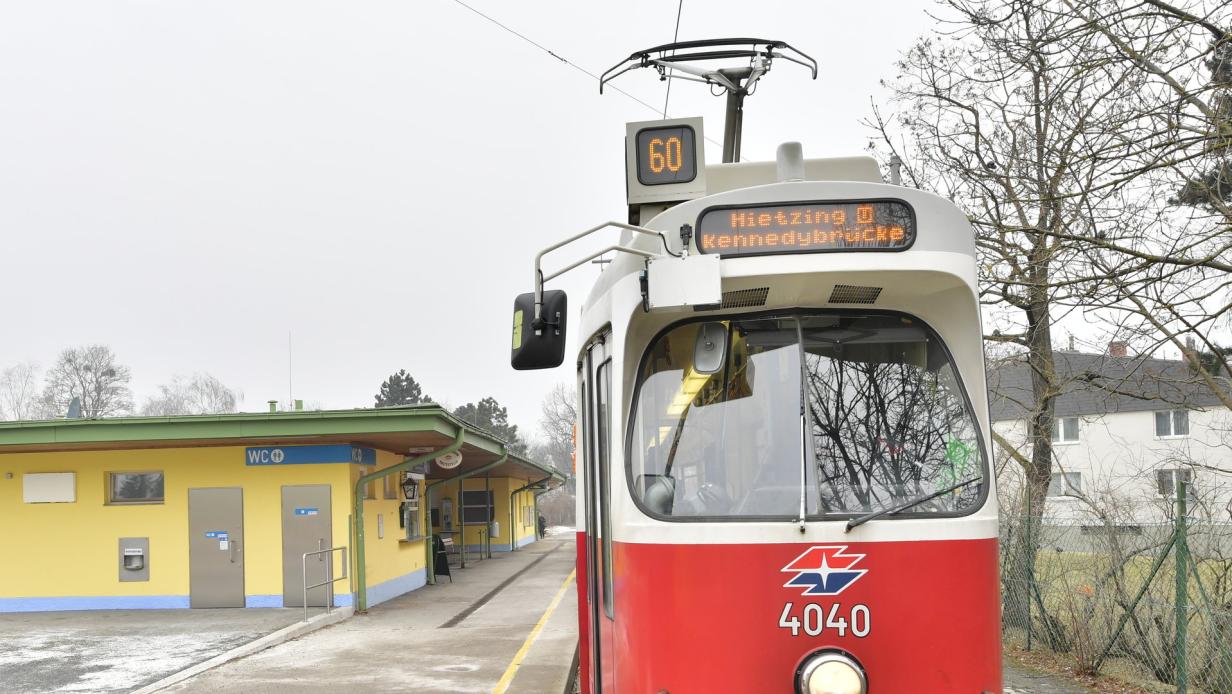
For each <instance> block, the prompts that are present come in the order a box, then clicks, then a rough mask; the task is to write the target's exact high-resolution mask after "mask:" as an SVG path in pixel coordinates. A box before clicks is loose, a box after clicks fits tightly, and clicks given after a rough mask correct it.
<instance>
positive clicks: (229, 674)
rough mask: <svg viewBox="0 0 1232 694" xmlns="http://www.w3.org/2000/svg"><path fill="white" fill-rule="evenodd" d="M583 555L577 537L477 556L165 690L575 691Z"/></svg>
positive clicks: (550, 539) (544, 693) (538, 693)
mask: <svg viewBox="0 0 1232 694" xmlns="http://www.w3.org/2000/svg"><path fill="white" fill-rule="evenodd" d="M575 559H576V550H575V543H574V535H573V534H572V533H565V534H561V535H556V536H549V537H548V538H546V539H543V540H540V541H538V542H535V543H534V544H531V545H529V546H527V547H525V548H522V549H520V550H518V551H516V552H511V553H510V552H502V553H494V554H493V557H492V558H491V559H485V560H482V561H478V562H471V561H470V560H468V561H467V568H465V569H461V568H457V567H454V568H453V579H454V580H453V582H452V583H450V581H449V579H448V578H446V577H441V579H440V582H438V583H437V584H436V585H430V586H425V587H423V588H420V589H419V590H416V591H414V592H411V593H408V594H406V595H403V596H401V597H398V598H395V599H393V600H390V601H388V602H385V603H382V604H380V605H378V606H376V607H374V608H372V609H371V610H370V611H369V612H368V613H367V614H365V615H356V616H354V617H352V618H351V619H348V620H346V621H344V622H341V623H339V624H335V625H333V626H330V627H327V628H324V629H321V630H320V631H316V632H313V633H310V634H306V635H304V636H301V637H299V638H297V639H295V640H292V641H288V642H286V643H283V644H280V645H278V646H274V647H272V648H269V649H268V650H265V651H262V652H259V653H255V654H253V655H250V656H248V657H245V658H242V659H240V660H236V661H234V662H231V663H227V664H225V665H222V666H219V667H217V668H215V669H213V670H209V671H206V672H204V673H201V674H200V675H197V676H196V677H193V678H192V679H189V680H185V681H183V682H181V683H179V684H176V685H173V686H172V687H170V688H168V689H166V690H164V691H171V692H232V691H244V692H285V691H296V692H338V691H363V692H442V693H444V692H493V693H500V692H506V691H507V692H527V693H531V692H533V693H534V694H558V693H561V694H564V693H565V691H566V687H567V686H569V684H570V676H571V670H572V667H573V665H574V661H575V654H576V650H577V592H576V587H575V585H574V576H573V569H574V561H575ZM570 691H571V689H570Z"/></svg>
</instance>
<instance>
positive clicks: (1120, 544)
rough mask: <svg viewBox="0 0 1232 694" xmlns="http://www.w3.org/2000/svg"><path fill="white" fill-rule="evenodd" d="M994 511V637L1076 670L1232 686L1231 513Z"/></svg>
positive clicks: (1205, 688) (1179, 687)
mask: <svg viewBox="0 0 1232 694" xmlns="http://www.w3.org/2000/svg"><path fill="white" fill-rule="evenodd" d="M1177 506H1178V508H1177V511H1178V513H1175V514H1174V520H1172V521H1170V522H1164V523H1155V524H1130V523H1125V522H1113V521H1111V520H1108V519H1107V518H1104V519H1097V520H1095V521H1094V522H1090V523H1064V524H1061V523H1055V522H1049V520H1048V518H1047V516H1045V518H1044V519H1043V520H1041V519H1040V518H1038V517H1035V518H1034V520H1032V518H1033V517H1032V516H1030V515H1018V516H1015V515H1008V514H1006V515H1003V516H1002V523H1001V597H1002V637H1003V640H1004V641H1005V642H1006V643H1007V644H1014V645H1016V646H1018V647H1021V648H1025V649H1027V650H1034V649H1046V650H1049V651H1053V652H1056V653H1061V654H1065V655H1067V656H1069V657H1071V658H1072V659H1073V661H1074V663H1075V665H1076V669H1077V670H1078V671H1079V672H1080V673H1082V674H1109V675H1113V676H1117V677H1120V678H1122V679H1126V680H1129V681H1131V682H1139V683H1145V682H1154V683H1157V684H1158V685H1161V686H1160V687H1158V688H1163V689H1165V690H1168V691H1177V692H1210V693H1221V694H1223V693H1232V523H1227V522H1216V521H1204V520H1198V519H1194V518H1189V517H1187V516H1188V515H1189V514H1188V513H1187V512H1186V511H1185V510H1184V503H1182V502H1178V504H1177Z"/></svg>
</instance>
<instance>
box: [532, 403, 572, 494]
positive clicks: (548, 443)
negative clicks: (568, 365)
mask: <svg viewBox="0 0 1232 694" xmlns="http://www.w3.org/2000/svg"><path fill="white" fill-rule="evenodd" d="M576 424H577V391H575V390H574V389H573V388H572V387H570V386H569V385H567V384H565V383H558V384H556V387H554V388H552V390H550V391H548V394H547V395H546V396H545V397H544V398H543V408H542V415H541V416H540V418H539V430H540V433H541V434H542V435H543V438H544V441H545V443H544V444H542V445H541V446H540V448H539V450H540V451H541V452H542V454H543V456H544V457H546V458H547V459H548V460H551V461H552V464H553V465H555V466H556V468H557V469H558V470H560V471H561V472H563V473H564V474H565V475H566V476H572V474H573V450H574V440H573V436H574V426H575V425H576Z"/></svg>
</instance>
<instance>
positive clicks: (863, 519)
mask: <svg viewBox="0 0 1232 694" xmlns="http://www.w3.org/2000/svg"><path fill="white" fill-rule="evenodd" d="M983 479H984V478H983V477H982V476H981V477H972V478H971V479H969V480H966V481H965V482H959V483H958V484H955V485H953V486H950V487H946V488H945V489H942V490H941V491H937V492H933V493H932V494H925V495H924V496H920V497H916V498H914V499H911V500H910V501H905V502H903V503H901V504H899V505H898V506H891V507H890V508H883V509H881V510H880V511H873V512H872V513H866V514H864V515H863V516H859V517H858V518H852V519H851V520H849V521H847V532H851V529H852V528H854V527H856V526H857V525H864V524H865V523H867V522H869V521H871V520H876V519H878V518H880V517H882V516H888V515H890V514H891V513H899V512H900V511H906V510H907V509H909V508H911V507H912V506H918V505H920V504H922V503H924V502H925V501H932V500H933V499H936V498H937V497H939V496H944V495H946V494H949V493H950V492H953V491H957V490H959V489H962V488H963V487H966V486H967V485H969V484H972V483H974V482H979V481H981V480H983Z"/></svg>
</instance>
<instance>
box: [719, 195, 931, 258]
mask: <svg viewBox="0 0 1232 694" xmlns="http://www.w3.org/2000/svg"><path fill="white" fill-rule="evenodd" d="M697 229H698V231H697V245H698V248H700V249H701V251H702V253H717V254H719V255H724V256H735V255H767V254H771V253H816V252H826V251H899V250H903V249H905V248H908V247H910V246H911V244H912V243H913V242H914V241H915V214H914V213H913V212H912V210H911V207H909V206H908V205H907V204H906V203H904V202H899V201H896V200H878V201H868V202H861V201H857V202H807V203H792V204H787V205H753V206H749V207H722V208H715V209H711V210H707V211H705V212H704V213H702V216H701V219H699V220H698V222H697Z"/></svg>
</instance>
